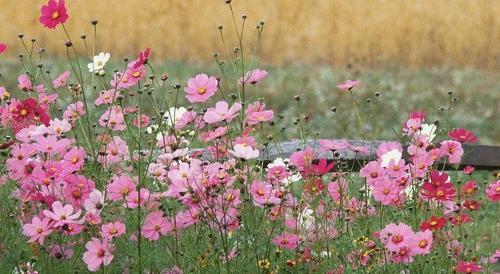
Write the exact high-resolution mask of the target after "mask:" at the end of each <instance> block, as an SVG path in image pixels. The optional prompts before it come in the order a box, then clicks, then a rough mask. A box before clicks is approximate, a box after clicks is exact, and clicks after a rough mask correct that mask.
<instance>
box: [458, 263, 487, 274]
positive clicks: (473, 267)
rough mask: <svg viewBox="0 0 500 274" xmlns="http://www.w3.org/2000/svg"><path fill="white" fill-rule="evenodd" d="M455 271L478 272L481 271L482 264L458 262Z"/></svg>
mask: <svg viewBox="0 0 500 274" xmlns="http://www.w3.org/2000/svg"><path fill="white" fill-rule="evenodd" d="M455 271H456V272H459V273H478V272H481V266H479V265H477V264H476V263H474V262H464V261H461V262H458V264H457V265H456V266H455Z"/></svg>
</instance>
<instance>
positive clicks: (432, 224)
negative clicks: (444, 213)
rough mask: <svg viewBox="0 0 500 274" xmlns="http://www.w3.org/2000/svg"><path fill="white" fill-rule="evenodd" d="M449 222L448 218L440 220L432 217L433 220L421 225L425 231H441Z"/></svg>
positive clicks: (421, 228)
mask: <svg viewBox="0 0 500 274" xmlns="http://www.w3.org/2000/svg"><path fill="white" fill-rule="evenodd" d="M446 223H447V221H446V218H442V217H441V218H439V217H436V216H431V218H430V219H429V220H427V221H424V222H422V223H421V224H420V230H421V231H425V230H432V231H435V230H440V229H441V228H443V227H444V226H445V225H446Z"/></svg>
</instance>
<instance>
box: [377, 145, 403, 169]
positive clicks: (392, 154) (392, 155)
mask: <svg viewBox="0 0 500 274" xmlns="http://www.w3.org/2000/svg"><path fill="white" fill-rule="evenodd" d="M401 156H403V153H402V152H401V151H399V150H397V149H393V150H390V151H388V152H386V153H385V154H384V155H382V157H380V158H381V159H382V161H381V162H380V166H381V167H387V166H389V163H390V162H391V160H394V163H398V162H399V160H401Z"/></svg>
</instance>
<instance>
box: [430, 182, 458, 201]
mask: <svg viewBox="0 0 500 274" xmlns="http://www.w3.org/2000/svg"><path fill="white" fill-rule="evenodd" d="M455 194H456V193H455V189H454V188H453V184H452V183H444V184H442V185H440V186H439V187H436V186H434V185H433V184H431V183H429V182H425V183H424V185H423V186H422V196H423V197H425V198H427V199H434V200H438V201H451V200H453V198H455V196H456V195H455Z"/></svg>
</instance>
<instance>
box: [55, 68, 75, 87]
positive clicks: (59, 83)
mask: <svg viewBox="0 0 500 274" xmlns="http://www.w3.org/2000/svg"><path fill="white" fill-rule="evenodd" d="M70 75H71V73H70V72H69V71H65V72H63V73H62V74H61V75H59V76H57V77H56V79H54V80H52V85H53V86H54V88H60V87H63V86H65V85H66V84H67V83H68V79H69V76H70Z"/></svg>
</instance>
